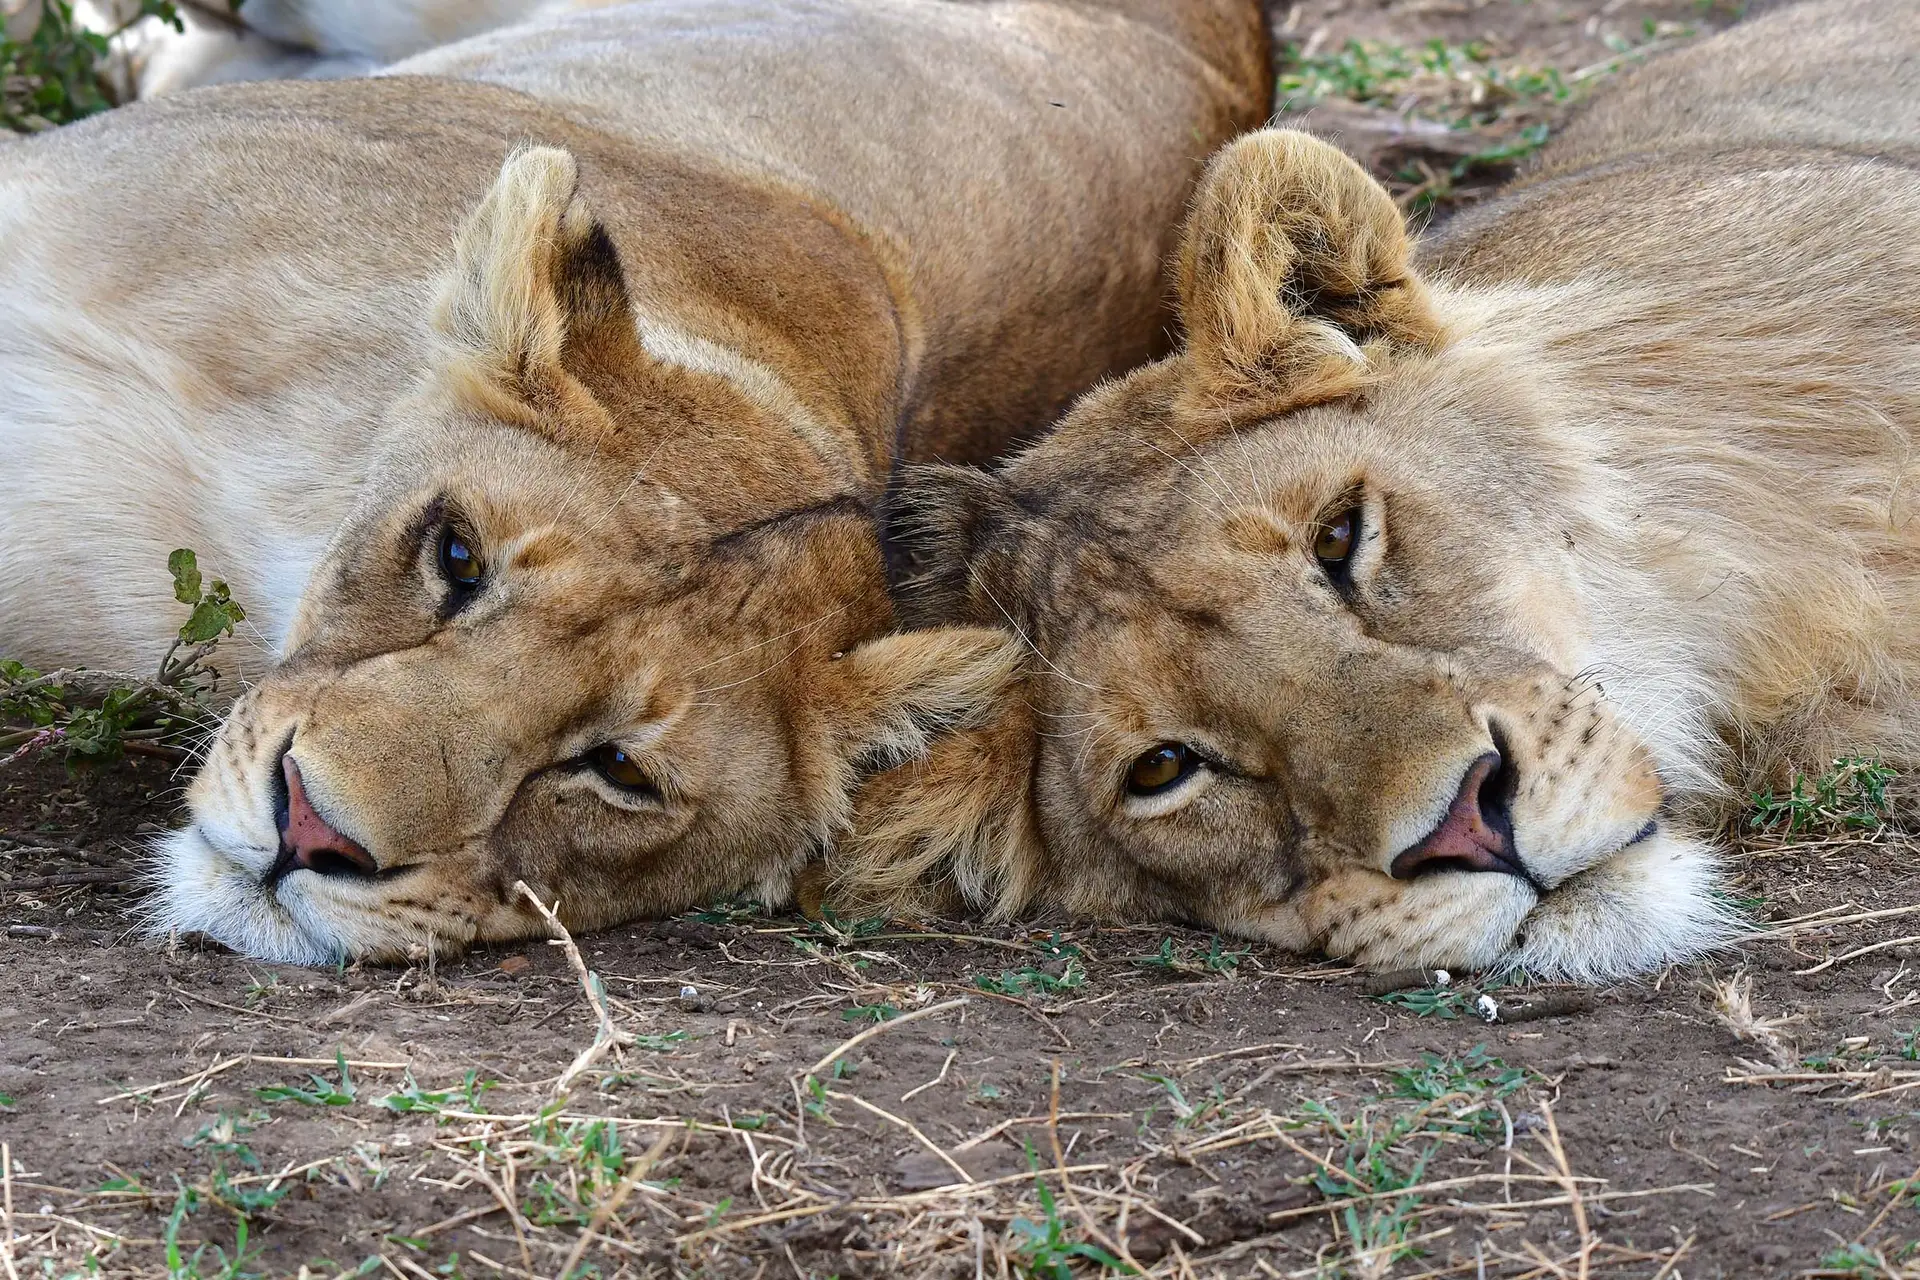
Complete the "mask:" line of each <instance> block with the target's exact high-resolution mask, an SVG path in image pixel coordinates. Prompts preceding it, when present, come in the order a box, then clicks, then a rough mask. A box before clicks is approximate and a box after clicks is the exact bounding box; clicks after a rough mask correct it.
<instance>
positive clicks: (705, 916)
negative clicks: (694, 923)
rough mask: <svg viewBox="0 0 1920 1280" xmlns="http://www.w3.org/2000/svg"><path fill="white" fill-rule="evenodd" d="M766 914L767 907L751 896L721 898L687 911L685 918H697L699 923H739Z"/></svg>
mask: <svg viewBox="0 0 1920 1280" xmlns="http://www.w3.org/2000/svg"><path fill="white" fill-rule="evenodd" d="M766 914H767V909H766V908H765V907H763V906H761V905H760V904H759V903H758V902H755V901H754V900H753V899H752V898H722V899H720V901H718V902H714V903H710V904H708V905H707V906H704V907H702V908H701V909H700V910H698V911H689V912H688V913H687V919H689V920H698V921H699V922H700V923H701V924H740V923H743V922H744V921H748V920H757V919H760V918H761V917H763V916H765V915H766Z"/></svg>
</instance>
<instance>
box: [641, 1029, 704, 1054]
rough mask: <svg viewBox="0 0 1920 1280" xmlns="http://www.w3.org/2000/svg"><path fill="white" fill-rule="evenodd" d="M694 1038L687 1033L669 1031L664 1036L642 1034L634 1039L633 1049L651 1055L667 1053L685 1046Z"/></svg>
mask: <svg viewBox="0 0 1920 1280" xmlns="http://www.w3.org/2000/svg"><path fill="white" fill-rule="evenodd" d="M692 1038H693V1036H692V1034H691V1033H689V1032H686V1031H669V1032H666V1033H665V1034H664V1035H647V1034H644V1033H642V1034H639V1035H636V1036H634V1037H633V1047H634V1048H636V1049H645V1050H647V1051H648V1052H650V1053H666V1052H667V1051H668V1050H670V1049H672V1048H673V1047H674V1046H676V1045H679V1044H683V1043H685V1042H686V1041H688V1040H691V1039H692Z"/></svg>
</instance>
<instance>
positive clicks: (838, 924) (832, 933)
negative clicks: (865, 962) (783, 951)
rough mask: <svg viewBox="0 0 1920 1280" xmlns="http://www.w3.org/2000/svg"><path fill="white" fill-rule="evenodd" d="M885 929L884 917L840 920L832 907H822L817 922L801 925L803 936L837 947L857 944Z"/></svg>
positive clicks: (810, 921) (885, 921) (807, 922)
mask: <svg viewBox="0 0 1920 1280" xmlns="http://www.w3.org/2000/svg"><path fill="white" fill-rule="evenodd" d="M886 928H887V918H886V917H885V916H870V917H868V918H867V919H864V920H842V919H841V918H840V917H839V916H837V915H835V914H834V913H833V908H832V907H822V908H821V909H820V918H819V919H818V920H807V921H804V922H802V924H801V932H802V933H803V934H808V935H811V936H813V937H815V938H821V939H824V940H825V941H827V942H828V943H830V944H832V945H834V946H837V947H844V946H846V945H847V944H848V943H851V942H858V941H860V940H861V939H862V938H871V937H872V936H873V935H874V934H876V933H884V932H885V931H886Z"/></svg>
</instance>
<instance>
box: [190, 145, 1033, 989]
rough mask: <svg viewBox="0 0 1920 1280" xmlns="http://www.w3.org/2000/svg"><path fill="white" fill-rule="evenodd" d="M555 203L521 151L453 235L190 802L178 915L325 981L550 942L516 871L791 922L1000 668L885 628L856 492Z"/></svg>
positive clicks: (594, 889) (582, 891)
mask: <svg viewBox="0 0 1920 1280" xmlns="http://www.w3.org/2000/svg"><path fill="white" fill-rule="evenodd" d="M574 182H575V176H574V169H573V164H572V161H571V159H570V158H569V157H567V156H566V155H565V153H562V152H556V151H550V150H534V151H526V152H522V153H519V154H518V155H516V156H515V157H513V158H510V159H509V161H508V163H507V166H506V168H505V169H504V170H503V172H502V175H501V179H500V181H499V183H498V184H497V185H496V186H495V188H494V190H493V192H492V193H491V194H490V195H489V196H488V199H487V201H486V202H485V203H484V204H483V205H482V206H481V208H480V210H479V212H478V213H476V214H475V215H474V217H473V218H472V219H471V220H470V222H469V224H468V226H467V227H466V228H465V229H464V230H463V231H462V233H461V238H460V240H459V242H458V244H457V246H456V253H455V265H454V270H453V272H452V273H451V278H450V281H449V284H448V286H447V292H446V294H445V295H443V297H442V298H441V302H440V308H439V315H438V317H437V320H436V327H437V329H438V331H439V332H440V334H441V336H442V337H443V338H444V339H445V340H446V344H447V347H448V351H447V354H446V358H445V360H444V361H443V363H442V364H441V365H440V366H438V367H436V368H435V369H433V370H431V371H430V372H429V374H428V376H427V377H426V379H425V380H424V382H423V385H422V388H421V389H420V391H419V392H418V393H417V394H416V395H414V396H412V397H411V398H409V399H408V400H407V401H406V402H404V403H402V404H401V405H399V406H397V407H396V409H395V410H394V412H393V414H392V418H391V422H390V424H389V431H388V440H389V444H388V447H387V448H386V449H385V451H384V452H383V453H382V455H381V457H380V459H379V461H378V464H377V466H376V468H375V471H374V473H373V474H372V475H371V476H369V478H368V480H367V483H366V485H365V493H366V497H365V498H364V500H363V501H362V502H361V504H360V505H359V507H358V509H357V510H356V511H354V512H353V513H352V514H351V515H350V516H349V517H348V518H347V520H346V521H345V523H344V524H343V526H342V527H341V529H340V530H339V532H338V533H337V535H336V536H335V538H334V540H333V543H332V546H331V548H330V550H329V551H328V553H327V554H326V556H325V557H324V558H323V560H322V561H321V563H320V565H319V566H318V568H317V570H316V571H315V573H314V576H313V580H312V582H311V584H310V586H309V588H308V591H307V593H306V595H305V597H304V598H303V600H302V602H301V606H300V609H299V611H298V615H297V617H296V620H295V623H294V627H293V632H292V635H291V637H290V638H289V641H288V644H287V655H286V659H285V661H284V662H283V663H282V664H281V665H280V666H279V667H278V668H276V669H275V670H274V671H272V672H271V673H270V674H269V675H268V676H267V677H266V678H265V679H264V680H262V681H261V682H260V683H259V684H258V685H257V686H255V687H254V688H252V689H251V690H250V691H249V692H247V693H246V694H245V695H244V696H243V697H242V698H241V699H240V700H239V701H238V702H237V703H236V704H235V706H234V708H233V710H232V713H231V715H230V717H229V718H228V720H227V722H226V723H225V724H224V725H223V726H222V728H221V729H220V731H219V733H218V735H217V737H216V738H215V740H214V741H213V743H212V745H211V747H210V748H209V751H208V755H207V759H206V761H205V762H204V765H203V767H202V768H201V769H200V771H199V773H198V775H197V776H196V777H195V778H194V780H193V783H192V786H191V789H190V791H189V802H190V806H191V811H192V823H191V825H190V826H189V827H188V828H187V829H185V830H183V831H180V832H177V833H175V834H174V835H173V836H171V837H169V839H168V840H167V841H166V844H165V846H164V854H163V856H164V865H163V868H162V877H163V885H162V892H161V894H160V895H159V897H158V906H157V908H156V915H157V917H158V919H157V923H158V924H160V925H161V926H162V927H167V928H186V929H199V930H202V931H204V932H207V933H209V934H211V935H213V936H214V937H216V938H218V939H220V940H221V941H223V942H226V943H228V944H230V945H232V946H234V947H236V948H237V949H240V950H242V951H245V952H247V953H248V954H251V955H255V956H260V957H263V958H268V959H276V960H285V961H296V962H309V963H316V962H322V961H327V960H332V959H336V958H341V957H347V956H366V957H372V958H399V957H404V956H407V955H409V954H415V955H417V954H419V953H420V952H421V951H422V950H434V949H437V950H440V951H442V952H446V951H450V950H455V949H458V948H459V947H460V946H462V945H464V944H466V943H469V942H472V941H476V940H484V939H502V938H511V937H515V936H522V935H525V934H527V933H530V932H536V933H537V932H541V931H543V926H542V924H541V923H540V920H539V917H538V915H537V914H535V913H534V911H533V909H532V907H531V904H530V903H528V902H527V901H526V900H525V899H524V896H523V895H521V894H519V893H518V891H517V890H516V889H515V885H516V882H519V881H524V882H525V883H526V884H527V885H528V886H529V887H530V888H531V889H532V890H533V891H535V892H536V893H538V894H539V895H540V896H541V898H542V900H543V901H548V902H551V901H553V900H554V899H556V898H557V899H558V903H559V914H560V916H561V918H562V919H563V920H564V921H565V922H567V923H568V924H569V926H571V927H576V928H591V927H595V926H600V925H605V924H609V923H612V922H616V921H619V920H623V919H630V918H634V917H637V916H642V915H649V914H660V913H664V912H670V911H674V910H681V909H684V908H686V907H687V906H690V905H695V904H698V903H700V902H703V901H709V900H711V899H712V898H713V897H714V896H716V895H718V894H721V893H724V892H728V891H731V890H736V889H743V888H744V889H751V890H753V891H754V892H756V893H757V894H758V895H760V896H761V897H762V898H763V900H767V901H779V900H781V899H783V898H784V897H785V896H786V895H787V893H788V891H789V887H790V883H791V879H792V876H793V873H794V872H795V871H796V870H797V869H798V867H799V866H800V865H801V864H802V863H803V862H804V860H805V859H806V858H807V857H808V856H809V855H810V854H811V853H812V852H813V851H814V850H815V849H816V848H817V847H818V846H819V845H821V844H822V843H824V842H825V841H827V840H828V839H829V838H830V837H831V834H832V833H833V832H834V831H835V829H836V828H837V827H838V826H840V825H841V824H842V823H843V822H844V820H845V816H846V813H847V810H848V807H849V796H850V793H851V790H852V788H853V786H854V784H855V781H856V779H857V777H858V775H859V773H860V771H861V770H863V769H866V768H872V767H876V766H880V765H885V764H887V763H892V762H895V761H897V760H899V759H901V758H904V757H906V756H909V755H911V754H912V753H913V752H914V751H916V750H918V749H919V747H920V745H921V744H922V742H923V741H924V734H925V731H926V726H928V725H930V724H932V723H935V722H946V721H951V720H953V719H955V718H961V719H964V716H965V714H966V713H967V712H968V711H969V710H970V709H971V708H972V707H974V706H975V705H977V704H979V703H980V702H982V701H983V700H984V699H985V698H986V697H987V696H988V694H989V693H990V691H991V689H992V688H993V687H994V685H995V684H996V683H997V682H1000V681H1003V680H1004V679H1005V677H1006V675H1007V673H1008V671H1009V670H1010V669H1011V661H1010V659H1009V657H1008V655H1007V652H1006V649H1005V645H1004V642H1003V641H1002V640H1001V639H1000V638H998V637H996V636H993V635H992V634H991V633H986V632H974V633H965V632H959V633H954V634H952V635H949V634H946V633H939V634H935V635H920V636H916V635H894V636H888V635H884V634H883V633H884V632H885V631H886V630H887V629H888V628H890V626H891V624H892V615H891V611H890V608H889V605H888V602H887V597H886V591H885V578H884V570H883V566H882V563H881V558H880V554H879V550H878V546H877V542H876V538H875V534H874V529H873V524H872V519H871V516H870V514H869V512H868V509H867V504H866V503H865V501H864V500H863V499H862V498H861V497H860V496H859V494H858V493H857V492H856V491H853V490H851V489H848V488H846V487H844V485H843V484H842V483H841V482H840V481H838V480H837V479H836V475H835V473H834V471H833V468H832V467H831V466H830V465H829V464H828V462H827V461H824V460H820V459H817V458H803V459H799V460H796V459H795V458H793V457H792V456H791V452H792V450H791V446H790V445H782V443H781V442H782V441H783V440H786V439H790V438H791V437H792V434H793V433H792V432H791V430H790V429H789V428H788V425H787V424H784V423H781V422H779V421H777V420H774V419H771V418H769V417H768V412H767V410H766V409H764V408H763V407H762V406H760V405H758V404H757V403H756V402H755V401H753V400H752V399H750V398H747V397H744V396H742V395H740V394H739V393H738V392H737V391H735V390H733V389H731V388H730V387H729V386H728V384H726V383H725V382H724V381H722V380H721V379H718V378H715V377H712V376H709V375H704V374H698V373H690V372H688V371H686V370H683V369H676V368H669V367H664V366H661V365H659V364H658V363H656V362H653V361H651V360H650V359H649V357H648V355H647V353H646V352H645V351H644V350H642V349H641V347H640V345H639V340H638V339H637V338H636V337H635V336H634V335H635V329H634V326H633V323H632V317H631V315H630V313H628V311H627V308H626V299H625V293H624V285H623V284H622V282H621V280H620V276H619V274H618V261H617V258H616V257H615V256H614V254H613V251H612V247H611V245H610V243H609V242H608V241H607V240H606V237H605V234H604V233H603V232H601V231H599V229H598V228H597V227H595V226H594V225H593V224H592V223H591V221H590V220H589V219H586V218H585V217H584V212H583V210H582V208H581V206H580V203H579V201H578V200H577V198H576V197H575V196H574V195H573V188H574ZM716 423H723V424H725V426H726V431H725V433H724V434H725V435H726V438H727V440H729V441H734V442H736V443H735V444H734V445H733V446H732V451H731V452H730V451H729V449H728V447H727V446H725V445H715V444H713V443H712V438H713V436H714V435H715V434H716V433H715V432H714V430H713V427H714V424H716ZM680 441H689V442H691V443H690V444H687V445H684V446H679V447H676V442H680ZM782 448H786V449H787V453H786V454H784V455H783V454H782V452H781V450H782ZM650 464H652V465H650ZM655 466H657V467H658V470H655V469H654V467H655Z"/></svg>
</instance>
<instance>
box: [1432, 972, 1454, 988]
mask: <svg viewBox="0 0 1920 1280" xmlns="http://www.w3.org/2000/svg"><path fill="white" fill-rule="evenodd" d="M1433 985H1434V986H1436V987H1450V986H1452V985H1453V975H1452V974H1450V973H1448V972H1447V971H1446V970H1445V969H1435V970H1434V971H1433Z"/></svg>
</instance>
